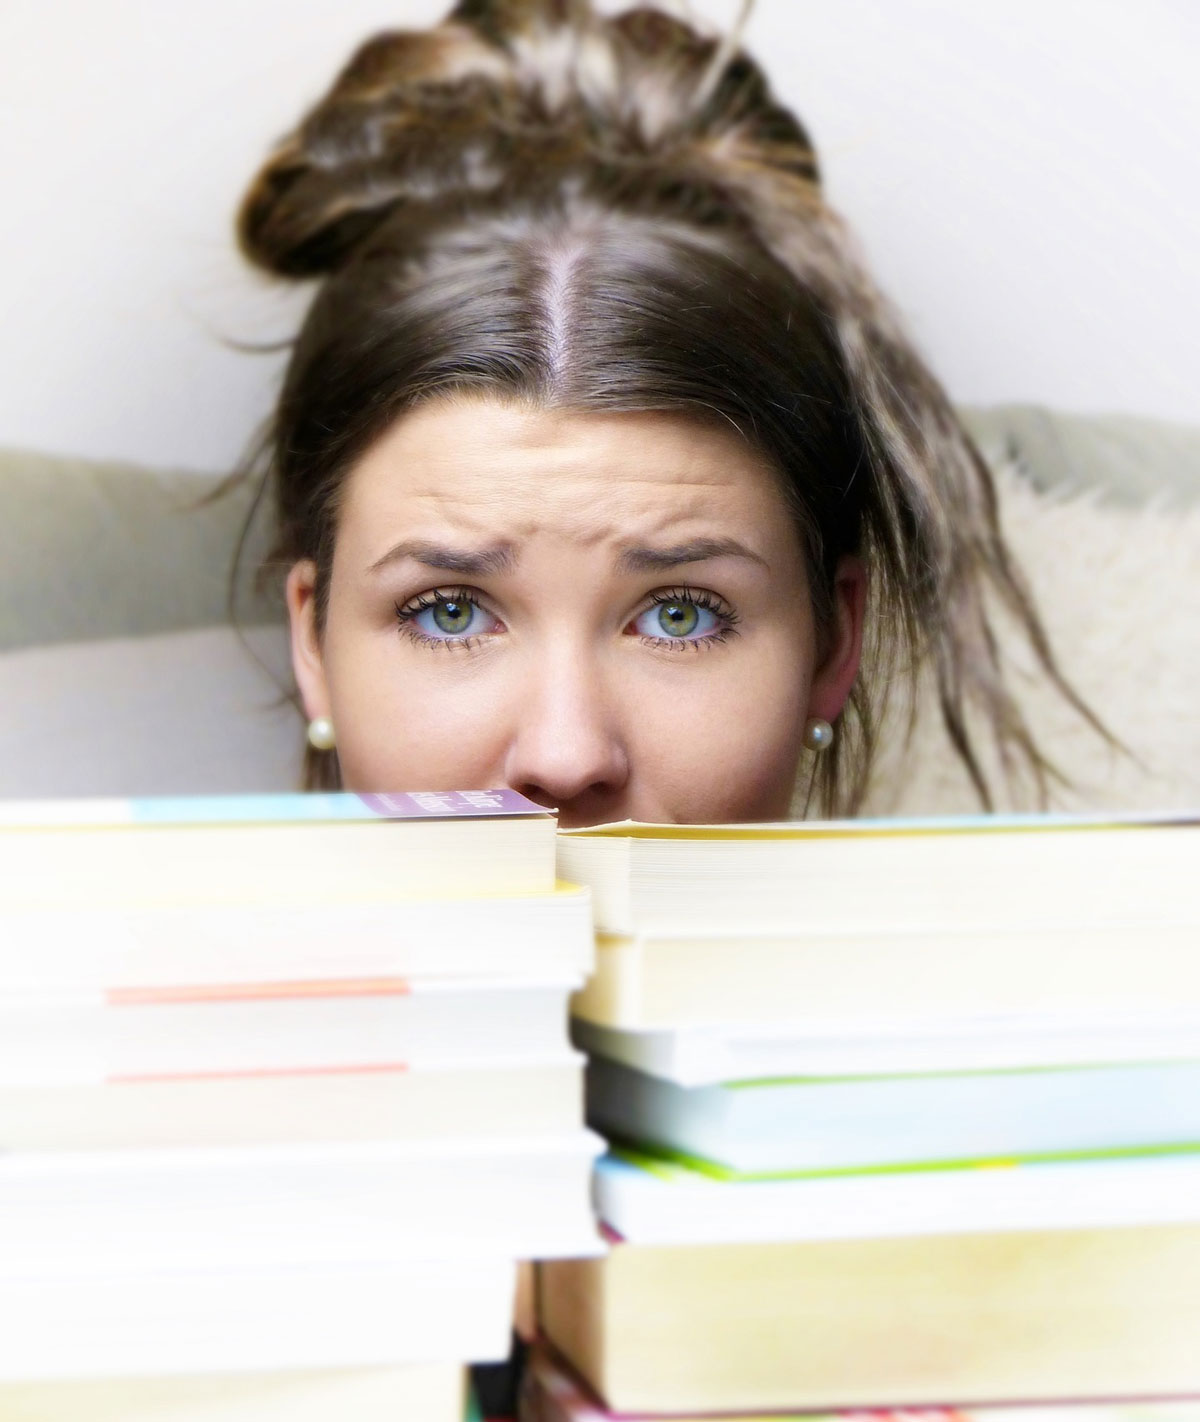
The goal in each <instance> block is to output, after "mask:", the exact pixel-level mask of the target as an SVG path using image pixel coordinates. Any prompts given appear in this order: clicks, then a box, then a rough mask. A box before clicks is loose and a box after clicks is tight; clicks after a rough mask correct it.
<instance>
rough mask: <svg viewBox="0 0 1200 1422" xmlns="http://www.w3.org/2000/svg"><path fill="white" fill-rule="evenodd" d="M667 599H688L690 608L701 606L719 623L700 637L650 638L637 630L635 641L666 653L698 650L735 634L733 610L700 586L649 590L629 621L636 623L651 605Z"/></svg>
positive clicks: (735, 614)
mask: <svg viewBox="0 0 1200 1422" xmlns="http://www.w3.org/2000/svg"><path fill="white" fill-rule="evenodd" d="M670 602H690V603H691V604H692V605H693V606H694V607H702V608H703V609H704V610H705V611H706V612H711V613H712V614H713V616H714V617H716V618H719V619H720V621H721V624H722V625H721V627H720V628H719V629H718V630H717V631H715V632H710V633H708V634H707V636H704V637H692V638H687V637H650V636H647V635H646V634H644V633H638V640H639V641H640V642H641V643H642V644H643V646H647V647H656V648H660V649H662V650H663V651H669V652H688V651H691V652H699V651H702V650H704V649H706V648H709V647H714V646H716V645H717V644H718V643H720V642H726V641H728V640H729V638H730V637H736V636H737V635H738V632H737V623H738V620H739V619H738V615H737V613H736V612H734V610H733V608H731V607H730V606H729V605H728V604H727V603H725V602H722V601H721V599H720V598H719V597H717V596H716V595H715V594H713V593H710V592H705V591H704V590H703V589H702V588H689V587H676V588H664V589H662V590H661V591H660V592H656V593H653V594H652V595H651V596H650V598H649V599H648V601H647V602H646V603H645V605H644V606H643V607H642V608H641V609H640V611H638V612H637V613H636V614H635V616H634V618H633V621H634V622H636V621H637V619H638V618H639V617H641V616H643V615H644V614H645V613H647V612H649V611H650V609H651V608H652V607H663V606H665V605H666V604H667V603H670Z"/></svg>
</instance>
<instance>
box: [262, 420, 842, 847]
mask: <svg viewBox="0 0 1200 1422" xmlns="http://www.w3.org/2000/svg"><path fill="white" fill-rule="evenodd" d="M343 495H344V497H343V504H342V509H341V513H340V516H339V523H338V531H337V539H336V544H335V550H334V558H333V567H332V574H331V580H330V588H329V603H328V611H327V615H326V620H325V626H324V628H323V630H322V631H321V632H320V634H318V629H317V627H316V622H315V618H314V598H313V587H314V577H315V567H314V565H313V564H312V563H311V562H310V561H307V560H305V561H301V562H299V563H297V564H296V565H295V566H294V567H293V568H292V570H291V573H290V575H289V577H288V582H287V601H288V609H289V613H290V616H291V627H292V659H293V665H294V669H295V674H296V681H297V685H298V687H299V690H300V694H301V699H302V701H303V704H304V708H305V711H306V713H307V714H308V716H309V717H310V718H311V717H315V716H329V717H330V718H331V719H332V721H333V723H334V727H335V730H336V735H337V748H338V756H339V760H340V764H341V769H342V776H343V781H344V783H345V785H346V787H347V788H348V789H352V790H364V791H365V790H418V789H420V790H437V789H466V788H482V787H490V786H499V785H507V786H510V787H512V788H514V789H516V790H519V791H521V792H522V793H523V794H525V795H527V796H529V797H530V798H532V799H534V800H537V801H540V802H541V803H544V804H548V805H554V806H557V807H558V808H559V811H560V818H561V822H562V823H563V824H565V825H582V824H596V823H603V822H607V821H613V820H621V819H626V818H630V819H639V820H647V821H655V822H661V823H670V822H677V823H683V822H690V823H720V822H725V821H744V820H769V819H782V818H785V817H786V815H787V810H788V804H789V800H790V797H791V793H792V787H793V784H794V781H795V778H796V772H797V767H798V764H799V761H800V757H801V755H802V754H803V753H804V752H803V742H802V737H803V731H804V724H805V720H806V718H807V717H810V716H819V717H821V718H822V719H824V720H827V721H833V720H834V719H835V717H836V716H837V714H838V713H839V712H840V710H841V709H842V706H843V704H844V702H845V700H846V697H847V695H848V694H849V691H850V688H851V686H852V684H853V681H854V677H855V674H856V672H857V669H858V661H859V655H860V650H861V641H862V618H863V600H864V576H863V570H862V567H861V565H860V564H859V563H858V561H857V560H855V559H851V558H847V559H844V560H843V561H842V563H841V564H840V565H839V568H838V570H837V577H836V585H835V589H834V607H835V612H834V618H833V623H832V626H831V627H830V628H829V629H828V631H827V635H826V636H825V637H824V638H823V639H822V643H821V646H820V648H818V644H817V643H818V639H817V636H816V632H815V629H814V623H813V616H812V608H811V600H810V596H809V590H808V580H807V574H806V570H805V567H804V558H803V555H802V551H801V546H800V542H799V539H798V537H797V534H796V532H795V528H794V525H793V523H792V520H791V518H790V516H789V514H788V512H787V509H786V506H785V502H784V498H783V494H782V492H781V489H780V485H779V481H778V477H777V476H776V474H775V472H774V471H773V470H772V469H771V468H770V466H769V465H768V464H767V463H766V461H765V460H764V459H763V458H762V457H761V456H760V455H758V454H757V453H756V452H755V451H753V450H752V449H751V448H750V447H749V446H748V445H747V444H746V443H745V442H744V441H743V440H742V439H741V437H740V436H739V435H738V433H737V431H736V430H734V429H733V428H732V427H729V428H726V427H723V426H716V425H714V424H711V423H708V422H701V421H694V420H691V419H688V418H687V417H684V416H681V415H675V414H660V413H649V414H574V413H565V412H561V411H547V410H539V409H533V408H529V407H526V406H522V405H515V404H501V403H498V402H493V401H490V400H481V399H470V400H468V399H454V400H440V401H436V402H430V403H428V404H426V405H423V406H421V407H419V408H417V409H416V410H414V411H412V412H411V413H409V414H407V415H406V416H404V417H403V418H402V419H400V420H399V421H397V422H396V423H395V424H394V425H393V426H392V427H391V428H390V429H389V430H388V431H387V432H386V433H385V434H384V435H383V436H382V437H381V438H380V439H379V440H378V441H377V442H376V443H375V444H374V445H373V446H372V447H371V448H370V449H368V451H367V452H366V454H365V455H364V456H363V458H362V459H361V460H360V461H359V462H358V464H357V465H356V466H355V467H354V468H353V469H352V470H351V472H350V473H349V475H348V476H347V482H346V486H345V488H344V490H343ZM735 545H736V546H735ZM438 550H442V551H440V552H439V551H438ZM447 550H449V551H450V552H452V553H453V554H454V555H455V556H454V557H447V552H446V551H447ZM481 554H486V555H488V557H487V558H485V559H484V560H483V561H482V562H481V561H480V555H481ZM464 558H466V559H467V560H468V564H469V563H470V560H474V566H470V565H468V566H466V567H464V566H462V560H463V559H464ZM454 564H458V566H448V565H454ZM435 594H440V601H439V600H438V598H436V597H435ZM656 598H657V599H658V601H657V602H656V601H655V599H656ZM420 601H423V602H426V603H429V604H431V605H430V606H427V607H425V608H424V609H421V608H419V606H418V602H420ZM705 603H707V604H709V606H703V605H701V604H705ZM397 609H399V613H398V611H397ZM664 621H665V623H666V625H665V626H664ZM681 633H682V634H683V635H680V634H681ZM464 634H465V635H464ZM673 634H674V635H673Z"/></svg>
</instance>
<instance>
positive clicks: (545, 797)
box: [512, 784, 560, 810]
mask: <svg viewBox="0 0 1200 1422" xmlns="http://www.w3.org/2000/svg"><path fill="white" fill-rule="evenodd" d="M512 788H513V789H514V790H516V791H517V793H518V794H520V795H524V796H525V798H526V799H527V800H532V801H533V803H534V804H535V805H542V806H544V807H545V808H546V809H547V810H557V809H558V807H559V799H560V797H559V796H557V795H551V793H550V792H549V790H544V789H543V788H542V787H541V786H540V785H529V784H525V785H514V786H513V787H512Z"/></svg>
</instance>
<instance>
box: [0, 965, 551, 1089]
mask: <svg viewBox="0 0 1200 1422" xmlns="http://www.w3.org/2000/svg"><path fill="white" fill-rule="evenodd" d="M573 986H574V984H573V983H572V982H571V981H567V982H562V981H560V982H558V983H538V982H527V981H525V980H524V979H522V978H519V977H511V978H510V977H502V978H496V979H492V980H486V979H485V980H473V979H470V978H456V979H448V980H441V981H439V980H437V979H427V978H426V979H416V980H413V981H409V980H405V979H393V980H386V979H385V980H383V981H366V982H360V981H349V982H334V983H263V984H256V985H254V986H253V987H249V986H248V987H244V988H239V987H233V988H226V987H212V988H208V987H201V988H195V989H191V988H163V989H146V990H144V991H139V990H136V989H131V990H128V991H112V992H108V993H105V994H100V993H46V994H26V995H17V994H14V993H7V994H4V995H3V996H0V1085H5V1084H12V1085H36V1084H39V1083H50V1082H63V1083H67V1082H78V1083H84V1082H101V1081H108V1080H113V1079H127V1078H130V1077H134V1078H138V1077H152V1076H184V1075H200V1074H204V1073H220V1074H229V1073H237V1072H240V1073H246V1072H254V1071H299V1070H317V1069H321V1068H325V1069H329V1068H354V1067H369V1066H392V1067H397V1066H404V1065H413V1064H418V1063H421V1064H431V1063H436V1062H439V1061H442V1062H446V1061H470V1060H475V1061H479V1060H482V1059H488V1060H492V1061H495V1060H498V1059H499V1060H504V1059H507V1060H509V1061H522V1060H524V1061H528V1060H529V1058H530V1057H531V1056H539V1055H546V1054H548V1053H554V1052H562V1051H564V1050H566V1048H567V1045H568V1039H567V1001H568V997H569V995H570V992H571V989H572V987H573Z"/></svg>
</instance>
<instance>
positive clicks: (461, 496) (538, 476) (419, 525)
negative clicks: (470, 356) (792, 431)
mask: <svg viewBox="0 0 1200 1422" xmlns="http://www.w3.org/2000/svg"><path fill="white" fill-rule="evenodd" d="M701 528H703V529H704V530H705V531H706V532H711V531H713V529H714V528H717V529H718V530H719V531H720V532H721V533H722V534H724V535H729V534H731V533H734V532H736V533H737V534H738V535H739V536H742V537H754V538H755V541H756V542H757V543H759V544H760V545H762V544H764V543H767V542H771V541H773V540H776V539H780V538H782V539H783V540H785V541H786V542H788V543H791V541H792V539H793V537H794V534H793V532H792V529H791V520H790V518H788V516H787V510H786V504H785V501H784V498H783V494H782V492H781V488H780V482H779V478H778V476H777V475H776V474H775V472H774V471H773V470H772V469H771V467H770V466H769V465H768V463H767V461H766V460H765V459H764V458H763V457H762V456H761V455H760V454H758V453H757V452H756V451H755V450H754V449H753V448H752V447H751V446H750V445H748V444H747V443H746V442H745V441H744V440H743V439H742V437H741V436H740V435H739V434H738V432H737V431H736V430H735V429H733V428H732V427H728V426H722V425H720V424H718V423H716V422H715V421H711V422H710V421H707V420H699V419H691V418H688V417H687V416H684V415H677V414H673V413H658V412H653V413H614V414H607V413H605V414H580V413H571V412H563V411H548V410H538V409H533V408H529V407H527V406H521V405H516V404H502V403H499V402H494V401H490V400H480V399H470V400H466V399H459V400H453V401H450V400H446V401H436V402H430V403H428V404H426V405H424V406H421V407H419V408H418V409H416V410H414V411H412V412H410V413H409V414H407V415H405V416H404V417H402V418H401V419H400V420H398V421H396V423H395V424H394V425H392V426H391V428H390V429H388V430H387V431H386V432H385V433H384V434H383V435H382V436H381V437H380V439H379V440H377V441H376V443H375V444H374V445H372V446H371V448H370V449H368V450H367V452H366V453H365V455H364V456H363V457H362V458H361V459H360V460H359V462H358V464H357V465H356V466H355V467H354V469H353V470H352V471H351V473H350V475H349V478H348V483H347V487H346V489H345V492H344V499H343V503H342V513H341V520H340V536H341V537H345V538H349V539H351V540H352V541H353V542H354V543H356V544H360V545H361V546H362V551H363V552H364V553H366V554H368V555H369V553H370V549H371V548H372V547H373V546H374V545H376V544H378V545H379V551H383V549H384V548H386V547H387V545H388V544H389V542H390V541H391V540H393V539H394V538H395V537H396V536H397V534H398V533H400V532H412V531H414V530H419V531H420V532H422V533H428V534H430V535H435V534H437V533H438V532H439V531H440V532H445V531H448V530H453V531H455V532H458V533H460V534H466V535H475V536H486V537H488V538H489V539H495V538H497V537H498V536H502V537H504V538H506V539H510V540H513V541H514V542H519V541H527V540H531V539H534V538H537V537H545V536H558V537H561V538H564V539H568V540H571V541H573V542H578V543H580V544H585V545H586V544H593V543H596V542H605V541H615V540H618V539H620V540H625V539H628V538H630V537H633V536H644V537H653V536H654V535H656V534H659V535H661V534H663V533H665V532H666V531H668V530H670V531H671V532H672V533H675V534H687V533H688V531H689V530H692V529H694V530H699V529H701ZM339 541H340V539H339ZM764 551H765V550H764Z"/></svg>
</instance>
